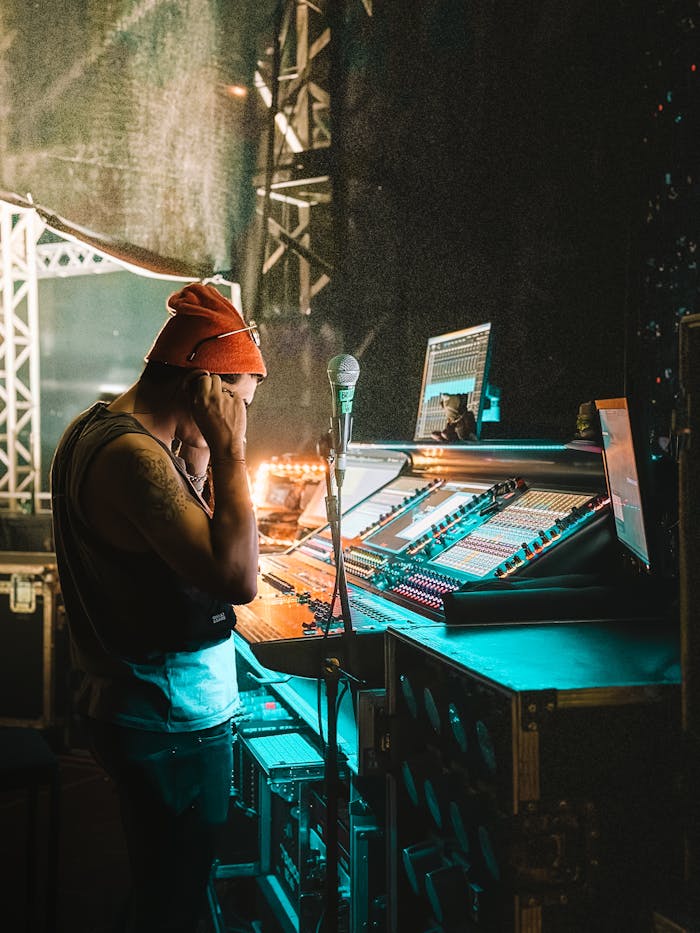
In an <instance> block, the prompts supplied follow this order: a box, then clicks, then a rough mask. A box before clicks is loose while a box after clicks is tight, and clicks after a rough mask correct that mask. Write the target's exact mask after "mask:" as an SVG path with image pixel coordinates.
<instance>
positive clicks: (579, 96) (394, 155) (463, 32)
mask: <svg viewBox="0 0 700 933" xmlns="http://www.w3.org/2000/svg"><path fill="white" fill-rule="evenodd" d="M358 6H359V5H358ZM345 9H346V16H345V21H344V22H345V30H344V42H343V43H342V45H341V47H340V48H339V54H340V55H341V56H342V64H341V67H340V69H339V73H340V75H341V82H342V83H341V87H340V91H341V99H342V107H340V108H338V109H337V110H336V113H337V118H338V125H337V126H336V136H335V139H336V142H337V145H338V147H339V152H338V186H339V189H340V190H339V193H338V198H337V200H338V201H339V203H341V204H343V216H342V217H340V218H339V220H340V223H341V225H342V234H343V237H344V239H343V240H342V242H341V243H340V245H339V257H340V273H341V274H339V275H338V276H336V279H335V280H334V283H333V288H334V289H335V296H336V299H335V300H336V306H337V308H338V309H339V311H338V313H339V315H341V316H342V320H343V322H344V325H345V329H346V330H345V333H346V342H347V349H348V352H353V351H355V352H356V353H357V354H358V355H359V356H360V362H361V367H362V369H361V376H360V381H359V383H358V391H357V407H356V418H355V436H356V438H358V439H360V438H362V439H378V438H382V437H404V438H411V437H412V433H413V427H414V422H415V416H416V410H417V401H418V393H419V389H420V380H421V375H422V365H423V358H424V353H425V345H426V340H427V338H428V337H429V336H430V335H434V334H440V333H446V332H449V331H452V330H456V329H459V328H462V327H466V326H471V325H473V324H479V323H481V322H484V321H491V323H492V327H493V341H494V342H493V357H492V369H491V377H490V382H491V383H492V384H494V385H496V386H498V387H499V388H500V389H501V391H502V401H501V411H502V420H501V423H500V424H499V425H484V433H483V435H482V436H483V437H488V436H493V437H495V436H514V437H532V436H534V437H537V436H549V437H554V438H560V439H567V440H568V439H569V438H570V437H571V436H572V435H573V433H574V430H575V423H576V413H577V410H578V406H579V404H580V403H582V402H584V401H587V400H589V399H593V398H595V397H605V396H607V395H617V394H621V393H622V391H623V390H624V382H625V357H624V348H625V342H626V339H627V335H626V333H625V331H626V314H627V308H626V303H627V276H628V272H629V262H630V256H629V241H630V230H631V229H633V228H634V227H635V225H636V224H638V223H639V217H640V216H641V208H640V203H639V201H640V195H639V155H638V147H639V145H640V143H639V137H640V132H639V118H640V110H641V102H640V98H641V79H640V60H641V57H642V44H643V43H642V34H643V33H642V29H641V27H640V21H641V20H643V17H641V16H640V8H639V5H638V4H633V3H631V2H626V3H625V2H613V3H610V2H607V0H605V2H602V0H601V2H589V0H586V2H584V0H581V2H575V0H569V2H567V3H561V2H559V0H557V2H546V3H542V2H522V0H504V2H499V3H498V4H493V3H464V2H458V0H446V2H441V3H430V4H422V3H421V4H417V3H410V4H403V3H402V4H377V5H376V6H375V16H374V18H373V21H372V22H371V23H369V22H367V20H366V19H364V20H363V18H362V17H361V15H358V11H357V9H355V8H353V6H352V4H346V5H345Z"/></svg>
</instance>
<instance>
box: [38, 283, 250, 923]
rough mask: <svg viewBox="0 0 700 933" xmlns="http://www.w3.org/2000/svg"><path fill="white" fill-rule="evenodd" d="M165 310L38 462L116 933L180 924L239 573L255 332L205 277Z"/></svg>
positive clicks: (209, 821) (216, 772)
mask: <svg viewBox="0 0 700 933" xmlns="http://www.w3.org/2000/svg"><path fill="white" fill-rule="evenodd" d="M168 309H169V311H170V312H171V315H172V316H171V317H170V318H169V319H168V320H167V321H166V323H165V324H164V325H163V327H162V329H161V331H160V333H159V334H158V336H157V337H156V340H155V342H154V344H153V346H152V348H151V350H150V352H149V353H148V355H147V356H146V367H145V368H144V370H143V372H142V374H141V376H140V377H139V379H138V381H137V382H136V383H135V384H134V385H133V386H131V388H129V389H127V391H126V392H125V393H124V394H123V395H121V396H119V397H118V398H116V399H115V400H114V401H112V402H111V403H110V404H106V403H104V402H97V403H96V404H95V405H93V406H92V407H91V408H90V409H88V410H87V411H86V412H83V413H82V414H80V415H79V416H78V417H77V418H76V419H75V420H74V421H73V422H72V424H71V425H69V427H68V428H67V429H66V431H65V433H64V435H63V437H62V438H61V441H60V442H59V444H58V447H57V450H56V453H55V455H54V460H53V464H52V467H51V488H52V507H53V521H54V537H55V543H56V557H57V563H58V570H59V577H60V581H61V590H62V594H63V598H64V602H65V606H66V613H67V617H68V623H69V630H70V634H71V644H72V650H73V656H74V661H75V665H76V666H77V668H78V669H79V670H80V671H81V672H82V684H81V688H80V691H79V694H78V698H77V701H76V702H77V706H78V712H79V713H82V714H83V715H84V716H85V717H86V718H85V722H86V729H87V732H88V735H89V737H90V742H91V748H92V751H93V754H94V755H95V757H96V759H97V760H98V762H100V764H102V766H103V767H104V768H105V769H106V771H107V772H108V773H109V774H110V776H111V777H112V778H113V779H114V781H115V782H116V785H117V788H118V791H119V796H120V804H121V812H122V820H123V825H124V830H125V836H126V842H127V847H128V851H129V859H130V865H131V873H132V894H131V898H130V902H129V906H128V911H127V916H126V919H125V926H124V927H123V929H125V930H126V931H128V933H147V931H148V933H156V931H168V933H175V931H177V933H191V931H194V930H196V928H197V922H198V917H199V914H200V912H201V906H202V902H203V895H204V893H205V890H206V884H207V880H208V877H209V873H210V870H211V865H212V861H213V859H214V856H215V852H216V845H217V841H218V837H219V835H220V830H221V827H222V826H223V824H224V822H225V820H226V814H227V808H228V801H229V794H230V786H231V769H232V745H231V742H232V738H231V717H232V714H233V712H234V709H235V707H236V705H237V685H236V671H235V657H234V645H233V639H232V635H231V631H232V628H233V626H234V624H235V614H234V611H233V608H232V605H231V604H232V603H238V604H242V603H247V602H249V601H250V600H251V599H253V598H254V596H255V593H256V585H257V568H258V533H257V527H256V522H255V515H254V513H253V508H252V505H251V500H250V495H249V487H248V478H247V474H246V464H245V444H246V440H245V435H246V410H247V407H248V405H249V404H250V402H251V401H252V400H253V396H254V395H255V390H256V388H257V385H258V382H259V381H260V380H261V379H262V378H263V377H264V376H265V375H266V369H265V363H264V361H263V358H262V355H261V353H260V350H259V349H258V345H257V343H258V338H257V331H256V330H255V329H254V327H249V326H247V325H246V324H245V321H244V320H243V318H242V317H241V316H240V314H239V313H238V312H237V311H236V309H235V308H234V307H233V305H232V304H231V303H230V302H229V301H227V300H226V299H225V298H224V297H223V295H221V293H220V292H219V291H217V289H215V288H214V287H213V286H211V285H204V284H201V283H196V284H193V285H188V286H187V287H185V288H183V289H182V290H181V291H179V292H177V293H175V294H174V295H171V297H170V298H169V299H168ZM205 484H206V485H205Z"/></svg>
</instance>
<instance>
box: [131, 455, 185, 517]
mask: <svg viewBox="0 0 700 933" xmlns="http://www.w3.org/2000/svg"><path fill="white" fill-rule="evenodd" d="M134 466H135V474H136V482H134V483H133V488H134V492H135V496H136V502H137V504H138V505H139V506H140V507H141V508H142V509H143V510H144V512H145V513H146V515H148V516H149V517H150V518H153V519H157V520H161V521H166V522H170V521H173V520H174V519H176V518H177V517H178V515H182V513H183V512H184V511H185V508H186V506H187V496H186V495H185V493H184V491H183V489H182V487H181V485H180V484H179V483H178V481H177V479H176V478H175V477H174V476H173V475H172V473H171V472H170V470H169V469H168V464H167V463H166V462H165V460H164V459H163V458H162V457H159V456H157V455H156V454H154V453H152V452H151V451H150V450H144V449H140V450H137V451H136V454H135V458H134Z"/></svg>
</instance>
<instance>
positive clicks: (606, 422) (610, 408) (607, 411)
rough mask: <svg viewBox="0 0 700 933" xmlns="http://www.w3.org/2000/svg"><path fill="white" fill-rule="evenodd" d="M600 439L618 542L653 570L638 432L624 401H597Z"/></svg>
mask: <svg viewBox="0 0 700 933" xmlns="http://www.w3.org/2000/svg"><path fill="white" fill-rule="evenodd" d="M595 404H596V408H597V409H598V414H599V416H600V427H601V432H602V436H603V462H604V465H605V477H606V482H607V486H608V494H609V496H610V504H611V506H612V510H613V516H614V520H615V533H616V535H617V538H618V540H619V541H620V543H621V544H622V545H623V546H624V547H625V548H626V549H627V550H628V551H629V552H630V553H631V554H632V555H634V558H635V559H636V562H637V563H639V564H641V565H642V566H643V567H644V568H645V569H646V570H651V569H652V563H653V556H652V545H653V536H652V535H651V534H650V524H649V506H650V500H649V496H648V492H647V488H646V485H647V470H646V468H645V461H644V460H643V459H642V458H643V452H642V449H641V445H640V437H639V431H638V430H636V431H635V423H634V418H633V417H632V415H631V412H630V407H629V404H628V401H627V399H625V398H608V399H596V403H595Z"/></svg>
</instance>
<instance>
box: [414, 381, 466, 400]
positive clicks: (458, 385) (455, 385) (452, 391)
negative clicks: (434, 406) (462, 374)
mask: <svg viewBox="0 0 700 933" xmlns="http://www.w3.org/2000/svg"><path fill="white" fill-rule="evenodd" d="M475 385H476V380H475V379H474V377H473V376H467V377H466V378H462V379H445V381H444V382H433V383H431V384H430V385H429V386H428V387H427V389H426V392H425V396H424V401H426V402H429V401H430V399H431V398H435V396H436V395H443V394H444V395H467V394H468V393H469V392H473V391H474V386H475Z"/></svg>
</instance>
